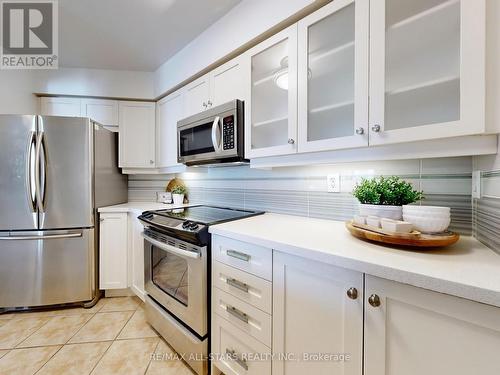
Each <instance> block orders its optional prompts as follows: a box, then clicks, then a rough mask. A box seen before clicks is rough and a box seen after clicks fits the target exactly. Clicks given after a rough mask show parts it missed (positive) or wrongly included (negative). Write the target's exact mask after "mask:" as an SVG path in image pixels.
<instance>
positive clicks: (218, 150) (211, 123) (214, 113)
mask: <svg viewBox="0 0 500 375" xmlns="http://www.w3.org/2000/svg"><path fill="white" fill-rule="evenodd" d="M243 111H244V103H243V102H242V101H241V100H232V101H230V102H228V103H225V104H221V105H219V106H217V107H214V108H211V109H209V110H207V111H204V112H202V113H198V114H196V115H193V116H190V117H188V118H185V119H183V120H181V121H179V122H178V123H177V160H178V162H179V163H183V164H186V165H202V164H205V165H206V164H214V165H220V164H222V163H246V162H248V160H246V159H245V157H244V148H245V142H244V127H243V117H244V116H243Z"/></svg>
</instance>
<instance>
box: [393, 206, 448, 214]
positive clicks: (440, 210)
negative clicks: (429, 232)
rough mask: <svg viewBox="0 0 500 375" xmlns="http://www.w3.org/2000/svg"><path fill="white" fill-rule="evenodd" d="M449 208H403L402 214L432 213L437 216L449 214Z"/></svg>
mask: <svg viewBox="0 0 500 375" xmlns="http://www.w3.org/2000/svg"><path fill="white" fill-rule="evenodd" d="M450 211H451V210H450V207H439V206H410V205H407V206H403V212H411V213H422V212H424V213H432V214H438V215H445V214H448V215H449V214H450Z"/></svg>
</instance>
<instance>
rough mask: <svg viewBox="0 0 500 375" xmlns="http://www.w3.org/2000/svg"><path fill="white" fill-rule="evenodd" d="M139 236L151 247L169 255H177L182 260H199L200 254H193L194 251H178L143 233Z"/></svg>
mask: <svg viewBox="0 0 500 375" xmlns="http://www.w3.org/2000/svg"><path fill="white" fill-rule="evenodd" d="M141 235H142V237H144V239H145V240H146V241H148V242H149V243H151V244H152V245H154V246H156V247H157V248H159V249H162V250H165V251H168V252H170V253H173V254H176V255H179V256H181V257H184V258H193V259H198V258H201V254H200V253H195V252H194V251H188V250H182V249H179V248H177V247H175V246H172V245H168V244H166V243H163V242H160V241H157V240H155V239H153V238H151V237H149V236H148V235H146V234H145V233H144V232H142V233H141Z"/></svg>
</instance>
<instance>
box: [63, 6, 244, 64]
mask: <svg viewBox="0 0 500 375" xmlns="http://www.w3.org/2000/svg"><path fill="white" fill-rule="evenodd" d="M240 1H241V0H59V66H62V67H71V68H95V69H116V70H138V71H154V70H156V69H157V68H158V67H159V66H160V65H161V64H162V63H163V62H165V61H166V60H167V59H168V58H170V57H171V56H173V55H174V54H175V53H176V52H178V51H179V50H181V49H182V48H183V47H184V46H185V45H186V44H188V43H189V42H190V41H191V40H193V39H194V38H195V37H196V36H198V35H199V34H201V33H202V32H203V31H204V30H205V29H206V28H208V27H209V26H210V25H211V24H212V23H214V22H215V21H217V20H218V19H219V18H220V17H222V16H223V15H224V14H226V13H227V12H228V11H229V10H230V9H231V8H232V7H234V6H235V5H236V4H238V3H239V2H240Z"/></svg>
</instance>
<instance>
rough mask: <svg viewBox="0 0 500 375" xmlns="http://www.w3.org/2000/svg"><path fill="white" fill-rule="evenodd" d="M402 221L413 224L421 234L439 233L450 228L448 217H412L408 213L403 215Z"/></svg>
mask: <svg viewBox="0 0 500 375" xmlns="http://www.w3.org/2000/svg"><path fill="white" fill-rule="evenodd" d="M403 219H404V221H408V222H410V223H412V224H413V226H414V228H415V229H416V230H419V231H420V232H422V233H441V232H444V231H446V230H447V229H448V227H449V226H450V222H451V218H450V217H442V218H439V217H434V216H432V215H429V216H425V215H412V214H409V213H403Z"/></svg>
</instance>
